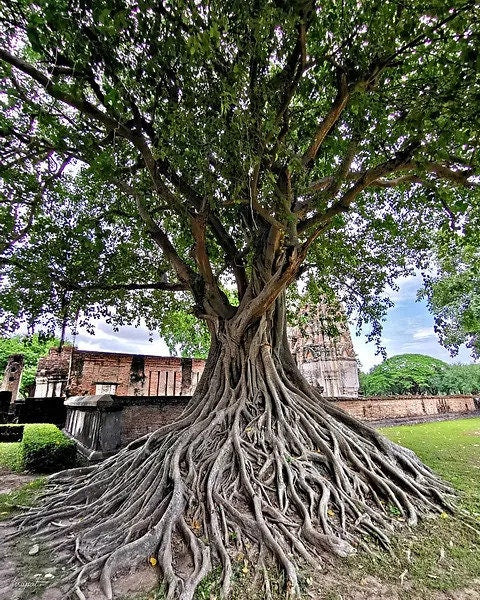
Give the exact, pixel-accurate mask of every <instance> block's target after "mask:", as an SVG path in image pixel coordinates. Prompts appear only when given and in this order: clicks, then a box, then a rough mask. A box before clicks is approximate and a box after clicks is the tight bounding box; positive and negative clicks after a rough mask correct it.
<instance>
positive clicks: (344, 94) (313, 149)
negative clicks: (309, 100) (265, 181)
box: [302, 73, 350, 167]
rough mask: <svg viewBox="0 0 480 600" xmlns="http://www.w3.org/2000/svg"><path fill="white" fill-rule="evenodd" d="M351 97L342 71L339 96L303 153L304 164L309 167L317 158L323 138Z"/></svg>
mask: <svg viewBox="0 0 480 600" xmlns="http://www.w3.org/2000/svg"><path fill="white" fill-rule="evenodd" d="M349 98H350V92H349V89H348V83H347V78H346V75H345V74H344V73H341V74H340V76H339V82H338V91H337V96H336V98H335V100H334V102H333V104H332V107H331V109H330V110H329V111H328V114H327V115H326V117H325V118H324V119H323V121H322V122H321V123H320V125H319V126H318V128H317V131H316V132H315V135H314V137H313V140H312V142H311V144H310V146H309V147H308V150H307V151H306V152H305V154H304V155H303V158H302V163H303V166H305V167H307V166H308V165H309V164H310V163H311V162H312V161H313V160H315V157H316V155H317V152H318V149H319V148H320V146H321V145H322V143H323V140H324V139H325V138H326V136H327V134H328V133H329V131H330V130H331V129H332V127H333V126H334V125H335V123H336V122H337V121H338V119H339V118H340V115H341V114H342V112H343V110H344V108H345V106H346V105H347V102H348V100H349Z"/></svg>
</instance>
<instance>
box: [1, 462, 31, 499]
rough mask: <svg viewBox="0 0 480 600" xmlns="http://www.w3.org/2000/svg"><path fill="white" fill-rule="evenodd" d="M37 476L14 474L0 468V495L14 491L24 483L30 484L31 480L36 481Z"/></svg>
mask: <svg viewBox="0 0 480 600" xmlns="http://www.w3.org/2000/svg"><path fill="white" fill-rule="evenodd" d="M37 477H38V475H26V474H25V473H14V472H13V471H10V470H9V469H4V468H3V467H0V494H8V493H9V492H11V491H13V490H16V489H17V488H19V487H22V485H25V484H26V483H30V481H32V480H33V479H37Z"/></svg>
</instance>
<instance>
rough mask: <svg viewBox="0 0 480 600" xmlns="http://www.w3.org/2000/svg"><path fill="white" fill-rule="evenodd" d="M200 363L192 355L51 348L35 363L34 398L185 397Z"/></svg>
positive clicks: (200, 369)
mask: <svg viewBox="0 0 480 600" xmlns="http://www.w3.org/2000/svg"><path fill="white" fill-rule="evenodd" d="M204 366H205V361H204V360H202V359H196V358H178V357H175V356H153V355H147V356H143V355H139V354H126V353H117V352H97V351H90V350H78V349H77V348H73V347H72V346H64V347H63V348H62V349H58V348H51V349H50V352H49V353H48V355H47V356H45V357H44V358H41V359H40V360H39V362H38V369H37V377H36V380H35V397H36V398H46V397H57V396H64V397H68V396H93V395H101V394H113V395H116V396H186V395H190V394H192V393H193V392H194V391H195V388H196V386H197V383H198V381H199V379H200V377H201V374H202V373H203V369H204Z"/></svg>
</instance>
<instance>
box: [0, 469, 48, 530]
mask: <svg viewBox="0 0 480 600" xmlns="http://www.w3.org/2000/svg"><path fill="white" fill-rule="evenodd" d="M44 484H45V478H44V477H39V478H38V479H34V480H33V481H31V482H30V483H27V484H26V485H23V486H22V487H20V488H18V489H16V490H13V491H12V492H9V493H8V494H0V521H3V520H5V519H8V517H10V516H11V515H12V514H14V513H15V512H17V511H18V510H20V508H19V507H22V506H32V505H33V504H34V502H35V500H36V498H37V496H38V494H39V493H40V491H41V489H42V488H43V486H44Z"/></svg>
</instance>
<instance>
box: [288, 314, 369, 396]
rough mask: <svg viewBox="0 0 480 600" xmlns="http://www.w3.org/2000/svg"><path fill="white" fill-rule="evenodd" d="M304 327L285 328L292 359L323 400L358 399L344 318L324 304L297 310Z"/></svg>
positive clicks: (355, 365)
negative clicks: (337, 398)
mask: <svg viewBox="0 0 480 600" xmlns="http://www.w3.org/2000/svg"><path fill="white" fill-rule="evenodd" d="M301 316H302V321H303V322H304V325H298V326H295V327H289V328H288V340H289V343H290V349H291V351H292V354H293V357H294V358H295V361H296V363H297V365H298V367H299V369H300V371H301V372H302V373H303V376H304V377H305V378H306V379H307V381H308V382H309V383H310V385H313V386H315V387H318V388H321V389H322V391H323V394H324V395H325V396H326V397H356V396H358V389H359V380H358V365H357V359H356V357H355V352H354V350H353V344H352V338H351V336H350V332H349V330H348V325H347V323H346V319H345V316H344V315H343V313H342V312H341V311H337V312H334V311H332V309H329V308H328V307H327V306H326V305H324V304H319V305H316V306H309V305H307V306H306V307H305V308H304V309H302V310H301Z"/></svg>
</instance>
